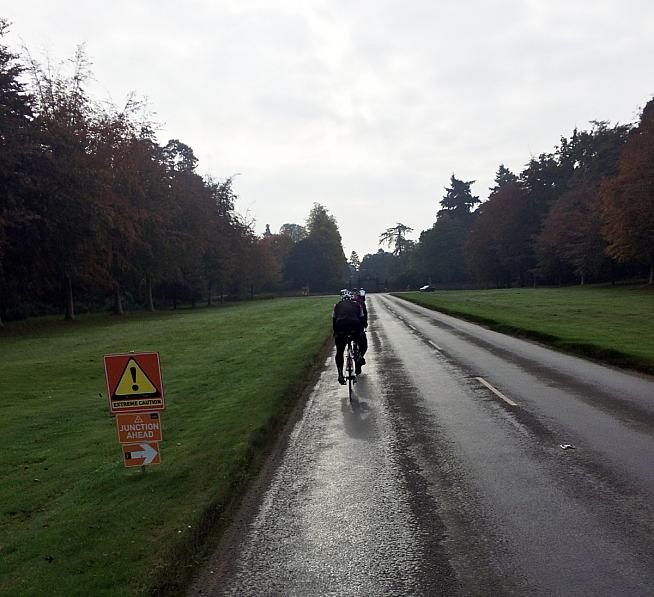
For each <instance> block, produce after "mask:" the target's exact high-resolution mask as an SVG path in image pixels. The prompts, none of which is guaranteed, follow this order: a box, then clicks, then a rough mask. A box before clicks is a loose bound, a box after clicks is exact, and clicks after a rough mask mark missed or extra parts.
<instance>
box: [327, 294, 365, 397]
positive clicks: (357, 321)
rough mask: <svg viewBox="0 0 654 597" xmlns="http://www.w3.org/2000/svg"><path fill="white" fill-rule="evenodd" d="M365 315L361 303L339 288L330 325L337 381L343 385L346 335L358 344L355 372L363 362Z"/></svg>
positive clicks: (359, 371)
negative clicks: (333, 343) (334, 351)
mask: <svg viewBox="0 0 654 597" xmlns="http://www.w3.org/2000/svg"><path fill="white" fill-rule="evenodd" d="M364 323H365V316H364V314H363V308H362V306H361V304H360V303H359V302H358V301H356V300H354V297H353V296H352V294H351V293H350V292H348V291H347V290H341V300H340V302H338V303H336V304H335V305H334V311H333V313H332V327H333V330H334V340H335V342H336V370H337V371H338V383H340V384H341V385H345V377H344V376H343V361H344V359H343V353H344V352H345V346H346V345H347V336H348V335H350V336H352V340H354V341H355V342H356V343H357V344H358V345H359V362H358V363H355V367H356V368H355V373H356V374H357V375H359V373H361V366H362V365H363V364H364V363H365V361H364V360H363V355H364V354H365V353H366V350H367V349H368V341H367V339H366V334H365V332H364V331H363V330H364V327H365V326H364Z"/></svg>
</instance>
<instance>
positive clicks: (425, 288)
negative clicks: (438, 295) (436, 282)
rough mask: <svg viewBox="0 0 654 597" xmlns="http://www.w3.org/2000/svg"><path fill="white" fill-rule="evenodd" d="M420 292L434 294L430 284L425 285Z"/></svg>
mask: <svg viewBox="0 0 654 597" xmlns="http://www.w3.org/2000/svg"><path fill="white" fill-rule="evenodd" d="M420 292H434V289H433V288H432V287H431V286H430V285H429V284H425V285H424V286H421V287H420Z"/></svg>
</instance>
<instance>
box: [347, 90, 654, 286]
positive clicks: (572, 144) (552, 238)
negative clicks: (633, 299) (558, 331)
mask: <svg viewBox="0 0 654 597" xmlns="http://www.w3.org/2000/svg"><path fill="white" fill-rule="evenodd" d="M591 125H592V126H591V127H590V129H589V130H584V131H579V130H574V131H573V133H572V135H571V136H570V137H562V138H561V141H560V143H559V145H558V146H557V147H555V149H554V150H553V151H552V152H549V153H543V154H541V155H539V156H538V157H536V158H532V159H531V160H530V161H529V162H528V163H527V165H526V166H525V168H524V170H523V171H522V172H520V173H519V174H514V173H513V172H511V171H510V170H509V169H508V168H506V167H505V166H504V165H500V166H499V168H498V170H497V174H496V176H495V185H494V186H493V187H492V188H491V189H490V195H489V198H488V200H487V201H485V202H483V203H481V202H480V200H479V197H477V196H475V195H474V194H473V193H472V190H471V185H472V184H473V183H474V181H465V180H460V179H458V178H457V177H456V176H454V175H452V177H451V179H450V186H449V187H447V188H446V192H445V195H444V197H443V198H442V200H441V201H440V210H439V211H438V212H437V214H436V220H435V222H434V224H433V225H432V226H431V228H429V229H427V230H424V231H423V232H422V233H421V234H420V237H419V240H418V241H417V242H413V241H410V240H408V239H407V233H410V232H411V231H412V229H411V228H409V227H408V226H406V225H405V224H402V223H398V224H397V225H396V226H393V227H390V228H388V229H387V230H386V231H384V232H383V233H382V234H381V235H380V244H387V245H388V246H389V248H392V251H391V252H386V251H384V250H382V249H380V250H379V251H378V252H377V253H376V254H369V255H365V256H364V258H363V259H362V260H361V262H360V264H359V265H358V267H357V268H355V269H356V276H357V277H358V279H359V280H361V281H366V280H367V281H368V283H369V284H370V283H374V284H375V285H376V286H377V287H380V286H381V287H389V288H405V287H416V286H420V285H422V284H425V283H430V284H439V285H443V286H450V287H456V286H459V287H460V286H464V285H471V284H476V285H480V286H483V287H511V286H525V285H536V284H559V285H560V284H571V283H580V284H585V283H587V282H608V281H612V282H614V281H616V280H620V279H634V278H639V277H646V278H647V279H648V280H649V284H652V283H653V282H654V100H651V101H650V102H649V103H647V105H646V106H645V108H644V109H643V111H642V114H641V116H640V120H639V122H638V123H637V124H635V125H619V124H618V125H613V126H612V125H610V123H608V122H598V121H593V122H592V123H591ZM358 260H359V258H358V256H357V257H356V261H357V262H358ZM350 261H351V260H350Z"/></svg>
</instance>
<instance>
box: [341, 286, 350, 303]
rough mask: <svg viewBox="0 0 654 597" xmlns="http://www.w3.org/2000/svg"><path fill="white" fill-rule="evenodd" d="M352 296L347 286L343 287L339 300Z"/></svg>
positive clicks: (348, 298)
mask: <svg viewBox="0 0 654 597" xmlns="http://www.w3.org/2000/svg"><path fill="white" fill-rule="evenodd" d="M351 298H352V294H351V293H350V291H349V290H348V289H347V288H343V290H341V300H342V301H349V300H350V299H351Z"/></svg>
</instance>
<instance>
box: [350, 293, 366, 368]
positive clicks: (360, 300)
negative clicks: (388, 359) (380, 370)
mask: <svg viewBox="0 0 654 597" xmlns="http://www.w3.org/2000/svg"><path fill="white" fill-rule="evenodd" d="M351 294H352V297H353V298H354V300H355V301H356V302H357V303H359V304H360V305H361V308H362V309H363V327H364V328H367V327H368V308H367V307H366V292H365V290H364V292H363V294H361V291H360V290H359V289H358V288H353V289H352V290H351ZM362 364H363V363H362Z"/></svg>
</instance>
